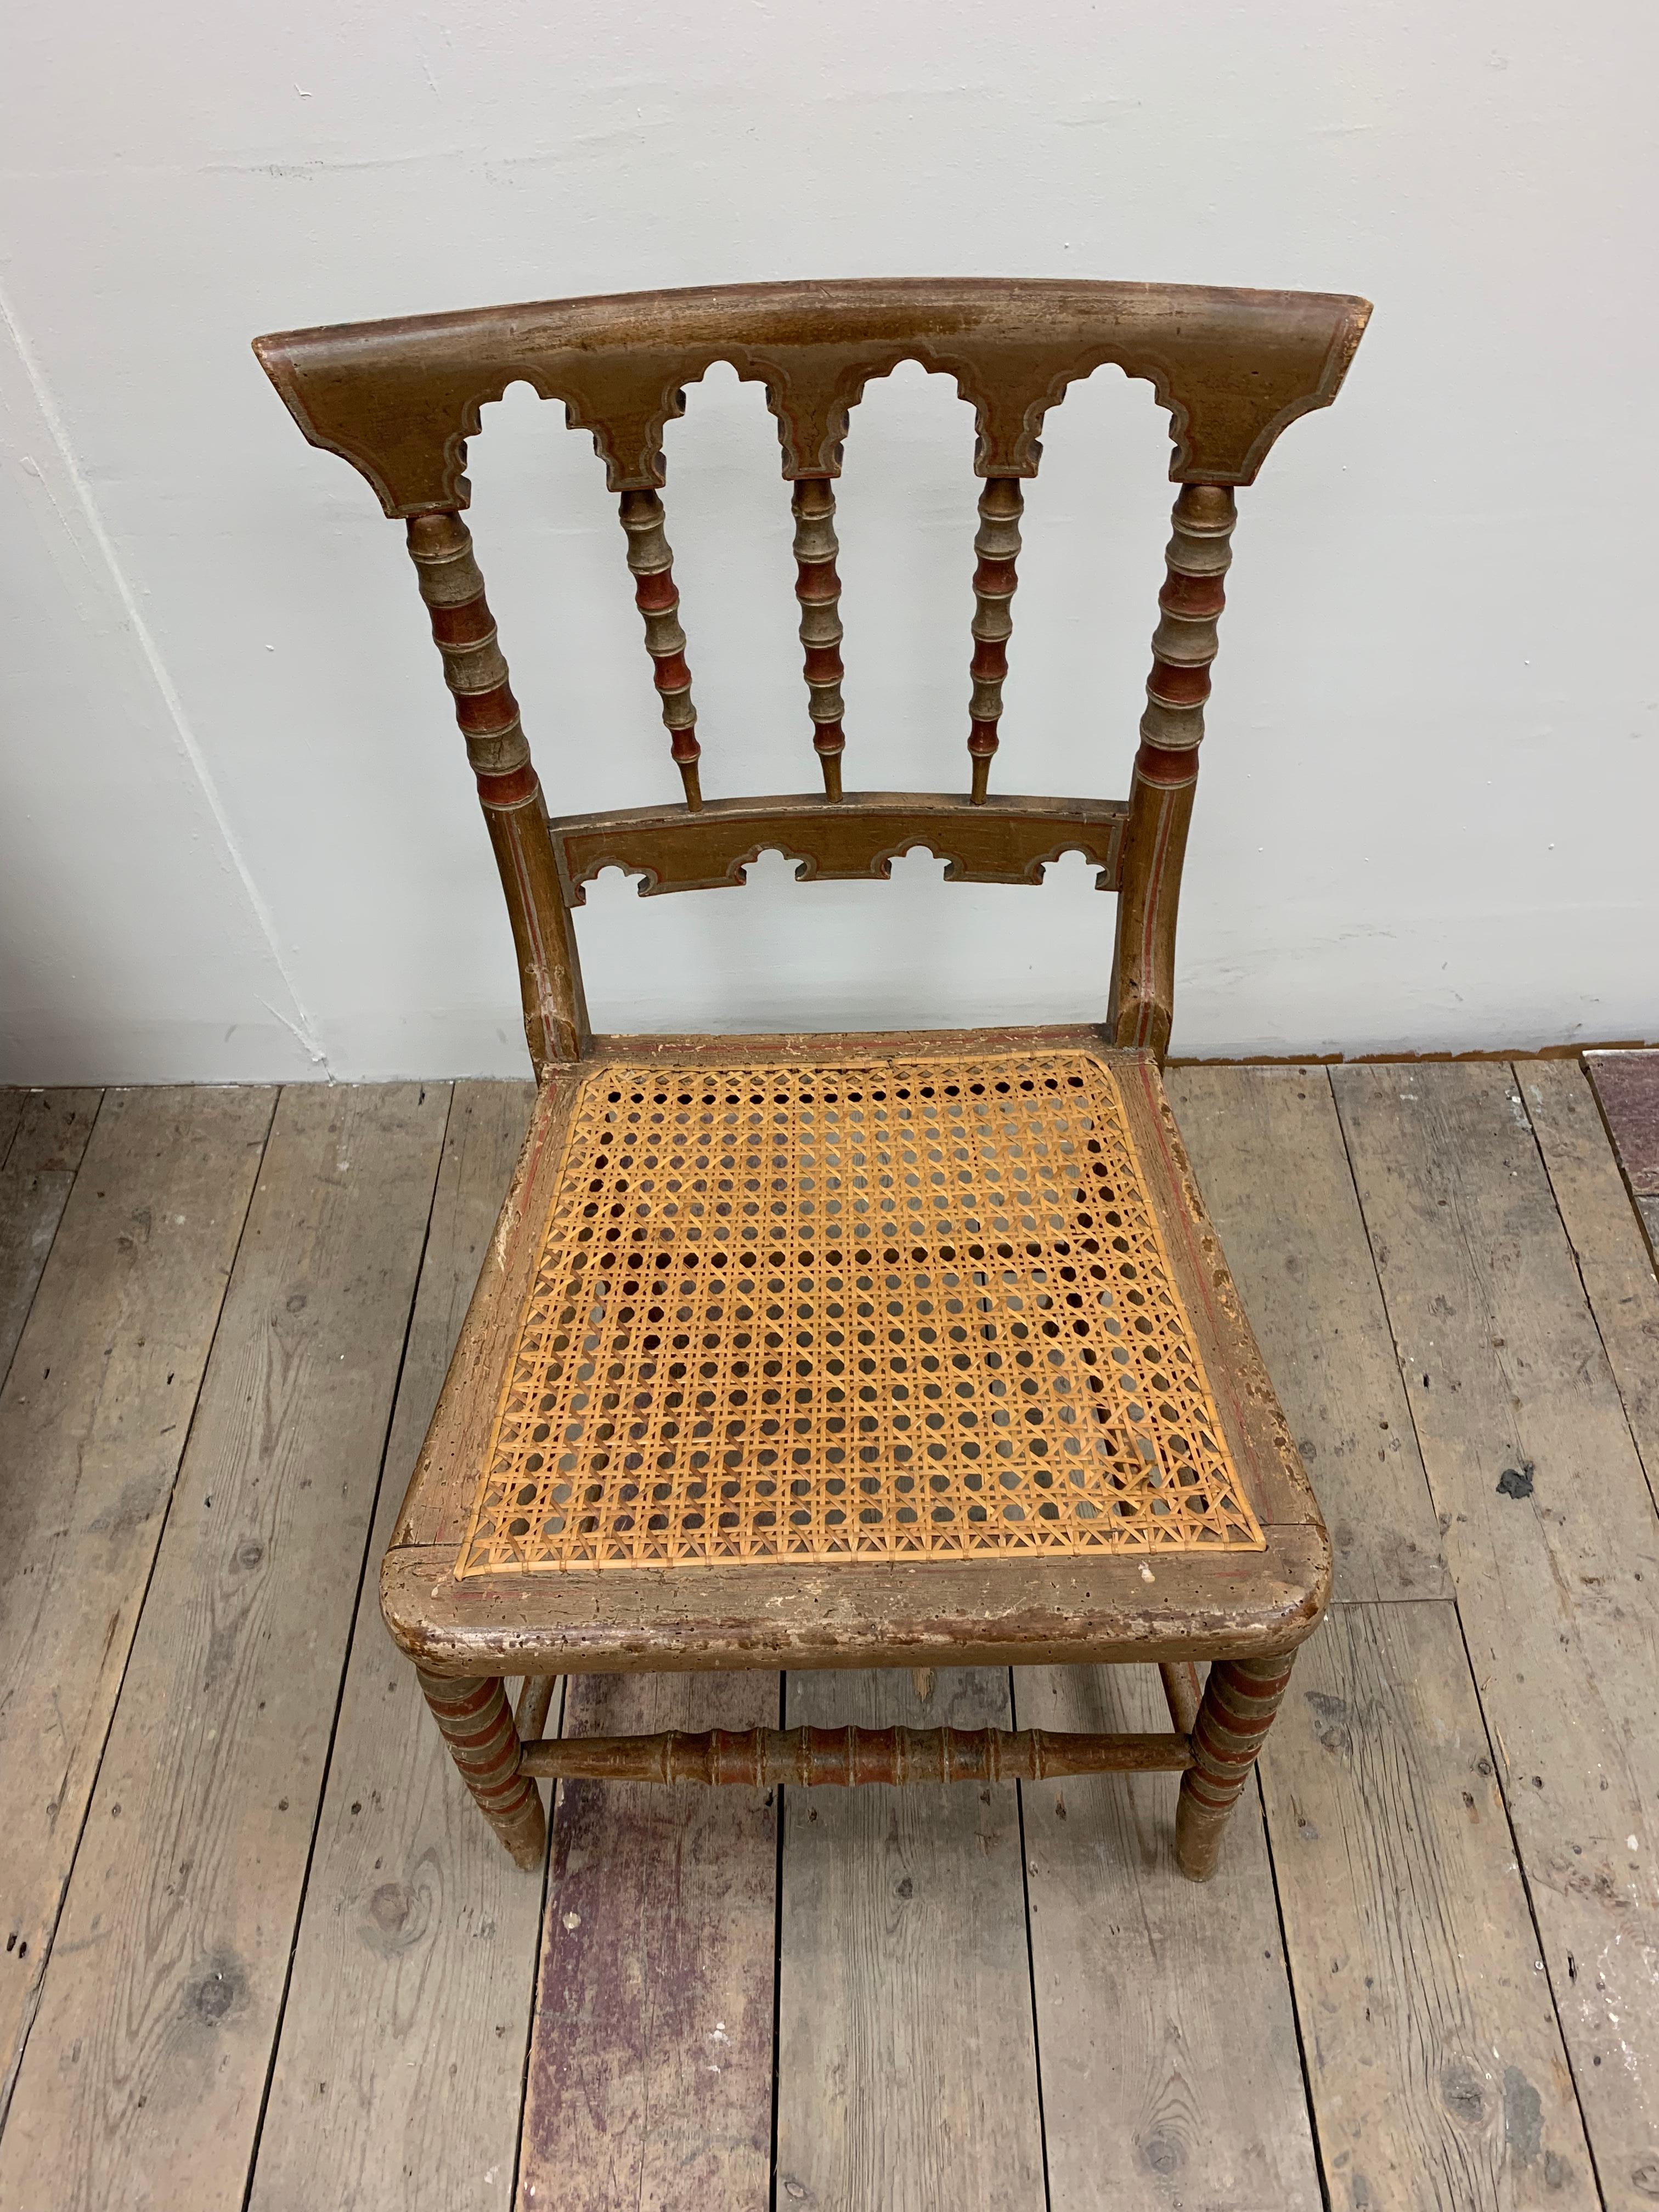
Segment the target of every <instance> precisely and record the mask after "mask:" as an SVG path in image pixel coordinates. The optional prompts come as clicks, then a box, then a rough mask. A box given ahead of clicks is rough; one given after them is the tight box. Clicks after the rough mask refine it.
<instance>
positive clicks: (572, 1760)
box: [519, 1727, 1193, 1790]
mask: <svg viewBox="0 0 1659 2212" xmlns="http://www.w3.org/2000/svg"><path fill="white" fill-rule="evenodd" d="M519 1763H520V1768H521V1770H522V1771H523V1772H525V1773H526V1774H532V1775H538V1776H544V1777H549V1778H562V1779H565V1780H572V1779H576V1778H580V1779H581V1780H584V1781H599V1782H659V1783H667V1784H673V1783H684V1782H691V1783H703V1784H710V1785H714V1784H720V1783H730V1784H747V1785H748V1786H749V1787H750V1788H753V1789H760V1790H770V1789H775V1788H776V1787H777V1786H778V1785H779V1784H787V1785H788V1786H790V1787H796V1788H802V1789H819V1788H823V1787H826V1786H829V1787H836V1788H842V1789H847V1788H854V1787H860V1786H862V1785H864V1784H869V1783H880V1782H886V1783H899V1784H904V1783H913V1782H1042V1781H1045V1780H1050V1779H1053V1778H1056V1777H1060V1776H1065V1775H1072V1774H1121V1773H1136V1774H1146V1773H1184V1772H1185V1771H1186V1770H1187V1768H1188V1767H1189V1766H1190V1765H1192V1763H1193V1753H1192V1747H1191V1745H1190V1743H1189V1742H1188V1738H1187V1737H1186V1736H1185V1735H1069V1734H1057V1733H1056V1732H1054V1730H1052V1729H996V1728H986V1729H952V1728H931V1729H912V1728H884V1729H869V1728H850V1727H849V1728H838V1729H823V1728H796V1729H710V1730H709V1731H708V1733H707V1734H706V1735H691V1734H689V1733H687V1732H685V1731H684V1730H682V1729H670V1730H668V1731H666V1732H665V1734H663V1735H592V1736H567V1737H562V1738H560V1739H558V1740H557V1741H552V1742H540V1741H526V1742H525V1743H524V1744H523V1745H522V1746H521V1747H520V1761H519Z"/></svg>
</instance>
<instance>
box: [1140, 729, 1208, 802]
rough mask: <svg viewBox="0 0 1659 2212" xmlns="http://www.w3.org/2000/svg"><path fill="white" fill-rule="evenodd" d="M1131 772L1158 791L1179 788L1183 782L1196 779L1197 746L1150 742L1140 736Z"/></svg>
mask: <svg viewBox="0 0 1659 2212" xmlns="http://www.w3.org/2000/svg"><path fill="white" fill-rule="evenodd" d="M1135 774H1136V775H1138V776H1139V778H1140V781H1142V782H1143V783H1153V784H1156V785H1157V786H1158V788H1159V789H1160V790H1163V791H1179V790H1180V789H1181V788H1182V786H1183V785H1185V784H1189V783H1196V782H1197V781H1198V747H1197V746H1196V745H1184V746H1181V747H1176V746H1173V745H1150V744H1147V743H1146V740H1145V738H1143V739H1142V740H1141V744H1140V750H1139V752H1138V753H1137V754H1136V755H1135Z"/></svg>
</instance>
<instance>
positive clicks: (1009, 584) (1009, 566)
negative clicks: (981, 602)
mask: <svg viewBox="0 0 1659 2212" xmlns="http://www.w3.org/2000/svg"><path fill="white" fill-rule="evenodd" d="M1018 588H1019V578H1018V576H1017V575H1016V574H1015V573H1014V563H1013V562H1012V561H981V562H980V563H979V566H978V567H977V568H975V570H974V589H975V591H976V592H983V593H984V595H985V597H986V598H987V599H1004V598H1006V596H1007V595H1008V593H1009V592H1014V591H1017V590H1018Z"/></svg>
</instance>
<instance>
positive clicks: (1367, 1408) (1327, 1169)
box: [1164, 1067, 1594, 1602]
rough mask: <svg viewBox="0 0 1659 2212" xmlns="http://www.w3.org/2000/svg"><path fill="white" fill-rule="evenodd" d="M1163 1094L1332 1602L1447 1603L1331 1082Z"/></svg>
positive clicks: (1259, 1076) (1219, 1075)
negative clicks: (1310, 1510) (1319, 1549)
mask: <svg viewBox="0 0 1659 2212" xmlns="http://www.w3.org/2000/svg"><path fill="white" fill-rule="evenodd" d="M1164 1087H1165V1089H1166V1091H1168V1093H1169V1097H1170V1104H1171V1106H1172V1107H1173V1108H1174V1109H1175V1113H1176V1119H1177V1120H1178V1121H1179V1122H1180V1124H1181V1131H1182V1136H1183V1137H1184V1138H1185V1139H1186V1143H1187V1147H1188V1152H1190V1153H1191V1155H1192V1158H1193V1160H1194V1164H1196V1166H1197V1169H1198V1171H1199V1174H1200V1176H1201V1177H1202V1179H1203V1184H1204V1194H1205V1197H1206V1200H1207V1202H1208V1204H1209V1206H1210V1210H1211V1214H1212V1218H1213V1220H1214V1222H1215V1225H1216V1229H1217V1231H1218V1234H1219V1235H1220V1237H1221V1239H1222V1241H1223V1243H1224V1244H1225V1248H1226V1253H1227V1258H1228V1261H1229V1262H1230V1264H1231V1268H1232V1272H1233V1277H1234V1280H1235V1281H1236V1282H1237V1285H1238V1290H1239V1293H1240V1295H1241V1297H1243V1301H1244V1304H1245V1306H1246V1308H1247V1309H1248V1310H1249V1316H1250V1321H1251V1324H1252V1326H1253V1328H1254V1329H1255V1334H1256V1336H1257V1338H1258V1340H1260V1343H1261V1350H1262V1352H1263V1355H1264V1357H1265V1358H1266V1360H1267V1369H1268V1371H1269V1373H1270V1374H1271V1375H1272V1376H1273V1384H1274V1388H1275V1389H1276V1390H1277V1392H1278V1395H1279V1401H1280V1403H1281V1404H1282V1405H1283V1406H1284V1407H1285V1413H1286V1416H1287V1418H1288V1419H1289V1421H1290V1424H1291V1431H1292V1433H1293V1434H1294V1436H1295V1438H1296V1446H1297V1452H1298V1453H1299V1454H1300V1455H1301V1457H1302V1459H1303V1461H1304V1463H1305V1465H1306V1466H1307V1468H1308V1471H1309V1474H1310V1478H1311V1479H1312V1480H1313V1481H1314V1482H1315V1484H1316V1487H1317V1490H1318V1493H1319V1500H1320V1504H1321V1506H1322V1509H1323V1510H1324V1513H1325V1516H1326V1519H1327V1521H1328V1523H1329V1527H1330V1531H1331V1544H1332V1553H1333V1561H1334V1577H1335V1579H1334V1584H1333V1589H1332V1595H1333V1597H1334V1599H1335V1600H1337V1601H1339V1602H1340V1601H1341V1600H1343V1599H1345V1598H1364V1599H1370V1598H1411V1597H1449V1595H1451V1583H1450V1578H1449V1576H1448V1574H1447V1572H1446V1566H1445V1562H1444V1560H1443V1559H1442V1557H1441V1550H1440V1529H1439V1526H1438V1523H1437V1521H1436V1519H1435V1512H1434V1501H1433V1499H1432V1498H1431V1496H1430V1495H1429V1486H1428V1480H1427V1478H1426V1476H1425V1474H1424V1472H1423V1460H1422V1455H1421V1454H1420V1453H1419V1450H1418V1448H1417V1437H1416V1433H1415V1431H1413V1427H1412V1418H1411V1408H1410V1407H1409V1406H1408V1404H1407V1399H1406V1390H1405V1385H1404V1383H1402V1382H1401V1376H1400V1363H1399V1361H1398V1359H1397V1358H1395V1350H1394V1346H1393V1343H1392V1341H1391V1340H1390V1339H1389V1324H1388V1317H1387V1316H1386V1314H1385V1313H1384V1311H1383V1294H1382V1292H1381V1291H1380V1290H1379V1289H1378V1288H1377V1283H1376V1267H1375V1266H1374V1265H1373V1264H1372V1261H1371V1249H1370V1243H1368V1242H1367V1240H1366V1237H1365V1225H1364V1221H1363V1220H1362V1218H1361V1217H1360V1212H1359V1204H1358V1200H1357V1199H1356V1197H1355V1196H1354V1188H1353V1176H1352V1170H1350V1168H1349V1165H1348V1155H1347V1152H1346V1149H1345V1147H1344V1146H1343V1142H1342V1131H1341V1127H1340V1124H1339V1123H1338V1121H1337V1118H1336V1109H1335V1106H1334V1103H1333V1101H1332V1098H1331V1086H1330V1080H1329V1078H1328V1074H1327V1073H1326V1071H1325V1069H1323V1068H1322V1067H1304V1068H1295V1067H1289V1068H1268V1067H1228V1068H1222V1067H1170V1068H1167V1069H1166V1070H1165V1071H1164ZM1592 1110H1594V1109H1592ZM1264 1193H1271V1194H1272V1203H1271V1205H1264V1204H1263V1202H1262V1200H1263V1194H1264Z"/></svg>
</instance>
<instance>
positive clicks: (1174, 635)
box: [1106, 483, 1237, 1060]
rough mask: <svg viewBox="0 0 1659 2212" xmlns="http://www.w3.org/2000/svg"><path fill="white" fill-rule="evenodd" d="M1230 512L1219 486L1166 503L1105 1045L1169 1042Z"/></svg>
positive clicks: (1187, 491)
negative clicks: (1167, 529) (1169, 508)
mask: <svg viewBox="0 0 1659 2212" xmlns="http://www.w3.org/2000/svg"><path fill="white" fill-rule="evenodd" d="M1236 514H1237V510H1236V507H1235V502H1234V499H1233V492H1232V487H1231V484H1198V483H1189V484H1183V485H1182V488H1181V491H1180V494H1179V495H1178V497H1177V498H1176V503H1175V510H1174V513H1173V515H1172V516H1171V520H1172V522H1173V524H1174V530H1173V533H1172V535H1171V537H1170V543H1169V546H1168V549H1167V550H1166V551H1165V553H1164V568H1165V574H1164V588H1163V590H1162V591H1161V592H1159V593H1158V628H1157V629H1156V630H1155V631H1154V632H1153V634H1152V674H1151V675H1150V676H1149V677H1148V678H1146V713H1145V714H1143V715H1142V716H1141V718H1140V746H1139V751H1138V752H1137V753H1136V755H1135V765H1134V776H1133V781H1132V782H1131V784H1130V787H1129V819H1128V823H1127V826H1126V828H1125V830H1124V834H1123V867H1122V878H1121V883H1120V885H1119V890H1118V902H1117V941H1116V945H1115V950H1114V952H1113V955H1112V995H1111V1004H1110V1006H1109V1009H1108V1012H1107V1017H1106V1026H1107V1033H1108V1035H1109V1036H1110V1037H1111V1039H1112V1042H1114V1043H1115V1044H1118V1045H1124V1046H1130V1047H1135V1046H1139V1047H1143V1048H1146V1049H1147V1050H1150V1051H1152V1052H1153V1053H1155V1054H1157V1055H1158V1059H1159V1060H1162V1059H1163V1058H1164V1054H1166V1053H1167V1052H1168V1050H1169V1047H1170V1020H1171V1017H1172V1015H1173V1012H1174V1005H1175V941H1176V910H1177V908H1179V905H1180V902H1181V872H1182V863H1183V861H1184V860H1185V859H1186V854H1187V829H1188V823H1190V822H1191V820H1192V817H1193V793H1194V790H1195V789H1196V787H1197V784H1198V749H1199V746H1200V744H1202V743H1203V739H1204V702H1205V701H1206V699H1207V698H1208V697H1209V696H1210V664H1211V663H1212V661H1213V660H1214V659H1215V656H1216V648H1217V642H1218V640H1217V630H1216V625H1217V623H1218V621H1219V620H1220V617H1221V610H1222V606H1223V604H1224V600H1225V582H1226V575H1227V568H1228V565H1229V563H1230V562H1231V559H1232V532H1233V523H1234V521H1235V520H1236Z"/></svg>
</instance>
